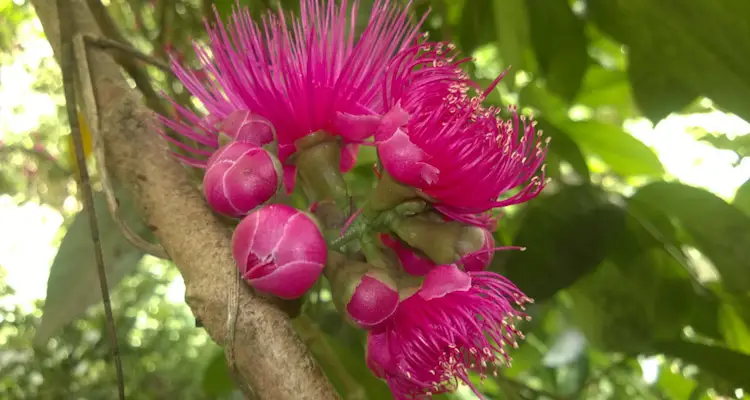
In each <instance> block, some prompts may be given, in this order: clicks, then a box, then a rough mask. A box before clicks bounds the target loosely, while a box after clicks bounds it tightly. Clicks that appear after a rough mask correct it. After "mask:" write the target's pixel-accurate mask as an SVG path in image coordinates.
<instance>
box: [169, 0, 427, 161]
mask: <svg viewBox="0 0 750 400" xmlns="http://www.w3.org/2000/svg"><path fill="white" fill-rule="evenodd" d="M347 3H348V2H347V1H346V0H343V1H341V4H340V5H336V2H335V1H333V0H302V1H301V16H300V17H292V18H291V20H287V18H288V17H286V16H285V15H284V13H283V11H282V10H279V11H277V12H275V13H274V12H269V13H268V14H267V15H265V16H264V17H263V22H262V24H261V26H259V25H258V24H256V23H255V22H254V21H253V20H252V18H251V15H250V12H249V10H247V9H241V10H235V11H234V13H233V14H232V16H231V22H230V23H229V24H228V25H226V26H225V25H224V24H223V23H221V22H219V23H218V25H217V26H213V27H211V26H208V27H207V29H208V36H209V40H210V43H209V46H208V47H209V49H205V48H202V47H200V46H198V45H197V44H196V45H194V48H195V52H196V54H197V56H198V59H199V60H200V62H201V64H202V71H203V72H205V74H206V76H207V79H201V78H200V77H199V76H198V75H196V73H195V72H194V71H192V70H190V69H188V68H186V67H185V66H183V65H181V64H180V63H179V60H178V59H175V58H173V59H172V68H173V70H174V72H175V74H176V75H177V76H178V78H179V79H180V80H181V81H182V83H183V84H184V85H185V87H186V88H187V90H188V91H190V93H192V94H193V95H194V96H195V97H197V98H198V99H199V100H200V101H201V102H202V103H203V105H204V107H205V108H206V109H207V110H208V113H209V117H210V118H209V120H208V121H207V120H204V119H202V118H201V117H199V116H197V115H195V114H193V113H192V112H191V111H189V110H188V109H186V108H184V107H182V106H180V105H179V104H176V103H175V102H172V104H173V106H174V107H175V109H176V111H177V113H178V114H179V116H180V117H181V118H180V119H179V120H170V119H167V118H162V121H163V123H164V125H165V126H166V127H168V128H170V129H172V130H174V131H175V132H177V133H178V134H180V135H182V136H184V137H186V138H188V139H191V140H193V141H195V142H197V143H198V144H199V145H202V146H203V147H204V148H208V150H206V149H202V148H198V147H190V146H187V145H182V144H179V143H175V144H176V145H177V146H179V147H181V148H183V149H184V150H186V151H189V152H190V153H191V154H192V155H193V156H192V157H188V158H187V160H184V161H188V162H191V165H193V164H200V160H202V159H203V158H205V157H206V156H207V155H210V153H211V151H212V149H216V147H217V134H218V132H217V129H216V126H215V125H214V124H213V123H214V122H220V121H223V120H225V119H226V118H228V117H229V116H230V115H231V114H232V113H233V112H235V111H237V110H250V111H252V112H253V113H254V114H257V115H259V116H261V117H263V118H265V119H267V120H268V121H270V123H271V125H272V126H273V128H275V130H276V134H277V139H278V144H279V159H280V160H281V161H282V162H283V163H286V161H287V159H288V158H289V157H290V156H291V155H292V154H294V153H295V152H296V151H297V148H296V146H295V141H296V140H298V139H300V138H302V137H304V136H306V135H309V134H312V133H315V132H318V131H325V132H327V133H329V134H333V135H336V136H339V137H341V138H343V140H344V143H345V144H346V146H345V148H344V149H342V158H341V168H342V170H344V171H347V170H349V169H351V168H352V167H353V166H354V164H355V157H356V149H357V146H358V145H359V144H360V143H362V142H363V140H364V139H366V138H367V137H369V136H372V134H373V133H374V131H375V129H376V128H377V125H378V120H379V118H378V117H377V116H378V115H380V114H382V113H383V112H384V111H385V109H384V108H383V107H384V105H383V102H382V96H381V95H380V91H381V90H382V87H383V80H384V78H385V69H386V67H387V66H388V63H389V62H390V60H391V59H392V58H393V57H394V55H395V54H397V53H398V52H399V51H400V50H402V49H403V48H405V47H407V45H408V44H409V43H410V42H413V40H414V38H415V37H416V35H417V33H418V30H417V29H418V27H419V26H420V25H421V22H419V23H417V24H413V23H411V21H410V19H409V10H408V8H409V7H410V6H406V7H401V6H399V5H396V4H394V2H391V1H390V0H377V1H376V2H375V4H374V5H373V8H372V12H371V16H370V19H369V22H368V23H367V26H366V27H365V29H364V31H363V32H362V34H361V35H359V37H357V35H356V34H355V32H354V31H355V24H356V16H357V9H358V7H359V1H358V0H354V1H353V5H352V8H351V9H349V7H348V5H347ZM217 20H219V18H218V15H217ZM219 21H220V20H219ZM172 142H173V143H174V142H175V141H174V140H172Z"/></svg>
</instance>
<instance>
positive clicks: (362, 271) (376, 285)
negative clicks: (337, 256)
mask: <svg viewBox="0 0 750 400" xmlns="http://www.w3.org/2000/svg"><path fill="white" fill-rule="evenodd" d="M326 276H327V277H328V279H329V281H330V282H331V292H332V294H333V298H334V303H335V304H336V307H337V308H338V309H339V311H340V312H342V313H343V314H346V316H347V318H348V319H349V320H351V321H352V322H354V324H356V325H357V326H359V327H361V328H364V329H369V328H373V327H375V326H377V325H378V324H381V323H382V322H384V321H386V320H387V319H388V317H390V316H391V315H392V314H393V312H394V311H396V307H397V306H398V302H399V293H398V288H397V285H396V282H395V281H394V280H393V278H391V277H390V276H389V275H388V273H387V271H385V270H383V269H380V268H377V267H374V266H372V265H369V264H366V263H362V262H358V261H351V260H349V261H347V262H346V263H345V264H343V265H342V266H340V268H339V269H337V271H335V272H333V273H331V274H328V273H326Z"/></svg>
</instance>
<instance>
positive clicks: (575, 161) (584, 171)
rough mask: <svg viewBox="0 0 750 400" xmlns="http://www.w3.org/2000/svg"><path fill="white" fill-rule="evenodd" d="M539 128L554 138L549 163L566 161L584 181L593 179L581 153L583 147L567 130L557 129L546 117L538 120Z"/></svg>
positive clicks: (548, 156)
mask: <svg viewBox="0 0 750 400" xmlns="http://www.w3.org/2000/svg"><path fill="white" fill-rule="evenodd" d="M537 130H538V131H542V132H544V134H545V135H546V136H547V137H549V138H551V139H552V143H554V145H551V146H550V147H549V152H548V153H547V164H548V165H549V164H551V163H555V162H556V163H557V164H559V163H560V162H561V161H565V162H567V163H568V164H570V166H571V167H572V168H573V171H575V172H576V173H577V174H578V175H579V176H580V177H581V178H582V179H583V180H584V182H588V181H590V180H591V174H590V172H589V167H588V165H587V164H586V159H585V158H584V156H583V153H581V149H579V148H578V145H577V144H576V143H575V142H574V141H573V140H572V139H571V138H570V137H569V136H568V135H566V134H565V132H563V131H561V130H559V129H557V127H555V126H554V125H552V124H550V123H548V122H547V121H546V120H544V119H538V120H537Z"/></svg>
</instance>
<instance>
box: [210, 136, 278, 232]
mask: <svg viewBox="0 0 750 400" xmlns="http://www.w3.org/2000/svg"><path fill="white" fill-rule="evenodd" d="M206 165H207V167H206V175H205V176H204V177H203V193H204V194H205V196H206V200H207V201H208V204H209V205H210V206H211V208H212V209H214V210H215V211H216V212H219V213H222V214H226V215H230V216H233V217H241V216H243V215H247V213H249V212H250V211H252V210H254V209H255V208H256V207H258V206H260V205H261V204H263V203H265V202H267V201H268V200H269V199H270V198H271V197H273V195H274V194H276V192H277V191H278V190H279V188H280V187H281V184H282V182H283V175H282V174H283V172H282V167H281V164H280V163H279V160H278V159H277V158H276V157H275V156H274V155H273V154H271V153H270V152H268V151H266V150H265V149H263V148H262V147H257V146H255V145H252V144H249V143H240V142H233V143H230V144H228V145H226V146H224V147H223V148H221V149H219V151H217V152H216V153H215V154H214V155H213V156H211V158H210V159H209V160H208V162H207V164H206Z"/></svg>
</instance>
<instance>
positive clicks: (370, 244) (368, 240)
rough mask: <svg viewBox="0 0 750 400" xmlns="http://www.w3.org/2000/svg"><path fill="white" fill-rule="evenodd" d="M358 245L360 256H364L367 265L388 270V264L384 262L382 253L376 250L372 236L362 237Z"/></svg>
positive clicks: (376, 246)
mask: <svg viewBox="0 0 750 400" xmlns="http://www.w3.org/2000/svg"><path fill="white" fill-rule="evenodd" d="M360 245H361V246H362V254H364V255H365V259H367V262H368V263H369V264H371V265H374V266H376V267H379V268H383V269H389V265H390V264H389V263H388V261H387V260H386V258H385V255H384V254H383V252H382V251H381V250H380V249H379V248H378V245H377V243H376V242H375V236H374V234H369V235H364V236H362V238H361V239H360Z"/></svg>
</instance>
